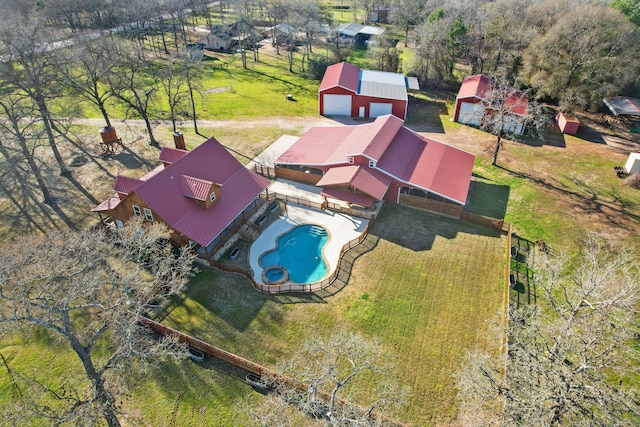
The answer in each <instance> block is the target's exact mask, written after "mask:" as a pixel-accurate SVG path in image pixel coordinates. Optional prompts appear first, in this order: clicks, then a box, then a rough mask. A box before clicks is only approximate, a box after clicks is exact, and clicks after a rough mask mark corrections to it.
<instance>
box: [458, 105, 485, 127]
mask: <svg viewBox="0 0 640 427" xmlns="http://www.w3.org/2000/svg"><path fill="white" fill-rule="evenodd" d="M483 112H484V106H483V105H482V104H474V103H472V102H461V103H460V114H458V122H459V123H464V124H467V125H474V126H480V123H481V120H482V114H483Z"/></svg>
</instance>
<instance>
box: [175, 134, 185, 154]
mask: <svg viewBox="0 0 640 427" xmlns="http://www.w3.org/2000/svg"><path fill="white" fill-rule="evenodd" d="M173 143H174V144H175V145H176V148H177V149H179V150H186V149H187V146H186V145H185V144H184V135H183V134H182V133H181V132H178V131H175V132H174V133H173Z"/></svg>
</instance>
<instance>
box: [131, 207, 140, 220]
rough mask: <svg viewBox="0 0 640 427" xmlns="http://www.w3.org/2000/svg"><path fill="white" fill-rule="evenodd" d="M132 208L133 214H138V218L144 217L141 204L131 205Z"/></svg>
mask: <svg viewBox="0 0 640 427" xmlns="http://www.w3.org/2000/svg"><path fill="white" fill-rule="evenodd" d="M131 208H132V209H133V214H134V215H135V216H137V217H138V218H142V210H141V209H140V206H138V205H131Z"/></svg>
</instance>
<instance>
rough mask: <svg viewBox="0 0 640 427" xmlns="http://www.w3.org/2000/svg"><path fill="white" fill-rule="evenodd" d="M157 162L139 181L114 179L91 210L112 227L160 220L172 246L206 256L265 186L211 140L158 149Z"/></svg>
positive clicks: (247, 213) (240, 221) (241, 218)
mask: <svg viewBox="0 0 640 427" xmlns="http://www.w3.org/2000/svg"><path fill="white" fill-rule="evenodd" d="M160 160H161V161H162V164H161V165H160V166H158V167H157V168H155V169H154V170H152V171H151V172H149V173H147V174H146V175H145V176H143V177H142V178H140V179H133V178H128V177H124V176H118V177H116V180H115V183H114V186H113V189H114V190H115V192H116V194H115V195H113V196H112V197H110V198H109V199H108V200H106V201H105V202H103V203H101V204H100V205H98V206H96V207H95V208H94V209H93V210H92V211H93V212H98V213H100V216H101V218H102V214H106V215H107V218H106V219H107V220H113V222H114V223H115V225H116V226H117V227H123V226H125V222H126V221H127V220H128V219H130V218H131V217H133V216H137V217H142V218H145V219H146V220H147V221H161V222H164V223H165V224H167V226H169V227H170V228H171V229H172V230H173V234H172V236H171V240H172V242H173V243H174V245H176V246H182V245H187V244H188V245H190V246H191V247H193V248H194V249H197V250H198V252H199V253H200V254H201V255H204V256H205V257H207V258H210V257H211V255H213V254H214V252H215V251H216V250H217V248H218V246H219V245H220V244H221V243H222V242H223V241H224V238H225V237H227V236H228V235H230V234H231V232H232V231H234V230H235V229H236V228H237V227H239V226H240V225H242V224H243V223H244V222H245V221H246V220H247V219H248V217H249V216H250V215H251V214H252V213H253V212H254V211H255V209H256V208H257V206H258V204H259V203H260V200H259V196H260V194H261V193H262V192H263V191H264V190H265V189H266V188H267V186H268V185H269V184H270V181H269V180H268V179H266V178H264V177H262V176H260V175H258V174H256V173H255V172H253V171H251V170H249V169H247V168H245V167H243V166H242V164H240V163H239V162H238V161H237V160H236V159H235V158H234V157H233V156H232V155H231V154H230V153H229V152H228V151H227V150H226V149H225V148H224V147H223V146H222V145H221V144H220V143H219V142H218V141H217V140H216V139H215V138H211V139H209V140H207V141H205V142H204V143H203V144H201V145H200V146H198V147H196V148H195V149H193V150H192V151H185V150H179V149H175V148H168V147H164V148H163V149H162V152H161V153H160Z"/></svg>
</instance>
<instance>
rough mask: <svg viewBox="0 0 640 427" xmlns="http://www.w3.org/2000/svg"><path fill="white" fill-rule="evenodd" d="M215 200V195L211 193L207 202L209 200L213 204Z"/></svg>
mask: <svg viewBox="0 0 640 427" xmlns="http://www.w3.org/2000/svg"><path fill="white" fill-rule="evenodd" d="M215 199H216V193H215V192H212V193H211V194H210V195H209V200H211V201H212V202H213V201H214V200H215Z"/></svg>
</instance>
